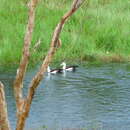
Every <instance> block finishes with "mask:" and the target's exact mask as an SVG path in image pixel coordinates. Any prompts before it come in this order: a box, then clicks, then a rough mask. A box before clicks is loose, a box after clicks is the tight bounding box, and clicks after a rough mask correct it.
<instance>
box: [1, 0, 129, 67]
mask: <svg viewBox="0 0 130 130" xmlns="http://www.w3.org/2000/svg"><path fill="white" fill-rule="evenodd" d="M0 2H1V4H0V12H1V16H0V64H1V65H8V64H18V63H19V60H20V57H21V52H22V46H23V39H24V34H25V30H26V24H27V18H28V8H27V6H26V5H27V0H21V1H18V0H10V1H6V0H0ZM129 4H130V2H129V0H125V2H123V1H122V0H88V1H87V0H86V1H85V3H84V5H83V6H82V7H81V8H80V9H79V10H78V11H77V12H76V13H75V14H74V15H73V16H72V17H71V18H70V20H68V22H67V23H66V25H65V26H64V29H63V31H62V33H61V36H60V37H61V40H62V47H61V48H60V49H59V50H58V52H57V53H56V55H55V57H54V60H53V62H61V61H62V60H67V61H72V60H73V61H78V62H79V61H92V62H93V61H103V62H115V61H116V62H120V61H129V60H130V56H129V54H130V37H129V36H130V24H129V21H130V15H129V12H130V6H129ZM70 5H71V1H67V0H58V1H57V0H50V1H49V2H47V0H41V1H40V3H39V5H38V7H37V10H36V22H35V29H34V33H33V39H32V46H31V48H33V46H34V44H35V43H36V42H37V40H38V39H39V38H40V39H41V41H42V42H41V46H40V47H39V49H38V50H37V51H36V52H32V56H31V58H30V61H31V64H33V63H37V62H39V61H41V60H42V59H43V58H44V56H45V55H46V53H47V50H48V48H49V43H50V40H51V36H52V33H53V30H54V28H55V26H56V24H57V23H58V21H59V19H60V18H61V16H62V15H63V14H64V13H65V12H66V11H67V10H69V7H70Z"/></svg>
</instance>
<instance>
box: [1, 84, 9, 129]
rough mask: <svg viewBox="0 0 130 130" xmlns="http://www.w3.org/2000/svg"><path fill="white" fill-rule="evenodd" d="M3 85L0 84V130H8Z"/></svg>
mask: <svg viewBox="0 0 130 130" xmlns="http://www.w3.org/2000/svg"><path fill="white" fill-rule="evenodd" d="M10 129H11V128H10V125H9V120H8V113H7V104H6V100H5V93H4V85H3V84H2V83H1V82H0V130H10Z"/></svg>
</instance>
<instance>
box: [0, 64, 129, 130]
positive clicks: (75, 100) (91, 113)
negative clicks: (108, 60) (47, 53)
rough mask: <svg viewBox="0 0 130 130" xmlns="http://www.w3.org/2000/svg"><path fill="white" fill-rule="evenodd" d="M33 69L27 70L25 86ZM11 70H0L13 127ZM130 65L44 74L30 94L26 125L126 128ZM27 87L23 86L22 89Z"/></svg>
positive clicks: (91, 129)
mask: <svg viewBox="0 0 130 130" xmlns="http://www.w3.org/2000/svg"><path fill="white" fill-rule="evenodd" d="M35 72H36V69H34V70H31V71H30V72H28V73H27V76H26V79H25V81H24V86H25V87H27V85H28V84H29V82H30V80H31V78H32V77H33V75H34V73H35ZM14 76H15V72H14V71H13V72H12V71H11V72H6V73H5V72H3V71H0V80H2V81H3V82H4V83H5V86H6V88H5V89H6V98H7V102H8V108H9V109H8V112H9V117H10V118H9V119H10V122H11V125H12V126H13V128H14V127H15V122H16V119H15V111H16V110H15V102H14V98H13V89H12V82H13V79H14ZM129 79H130V65H129V64H115V63H113V64H106V65H98V66H97V65H92V66H87V67H86V68H84V67H79V68H78V69H77V71H76V72H67V73H66V75H65V74H57V75H51V76H48V75H46V77H45V79H44V80H43V81H42V82H41V83H40V87H39V88H38V89H37V92H36V95H35V97H34V100H33V103H32V107H31V111H30V116H29V118H28V120H27V123H26V129H27V130H28V129H34V130H36V129H38V128H42V127H44V126H46V127H48V128H55V129H57V128H86V129H87V130H93V129H94V130H130V80H129ZM26 90H27V88H25V89H24V91H25V92H26Z"/></svg>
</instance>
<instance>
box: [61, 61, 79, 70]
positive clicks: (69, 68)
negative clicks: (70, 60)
mask: <svg viewBox="0 0 130 130" xmlns="http://www.w3.org/2000/svg"><path fill="white" fill-rule="evenodd" d="M60 65H61V66H63V67H62V70H63V71H75V70H76V68H77V67H78V66H77V65H72V66H66V63H65V62H62V63H61V64H60Z"/></svg>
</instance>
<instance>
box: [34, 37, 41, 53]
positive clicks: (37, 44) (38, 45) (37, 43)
mask: <svg viewBox="0 0 130 130" xmlns="http://www.w3.org/2000/svg"><path fill="white" fill-rule="evenodd" d="M40 44H41V39H39V40H38V41H37V42H36V43H35V45H34V47H33V52H35V51H36V50H37V49H38V48H39V47H40Z"/></svg>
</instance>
